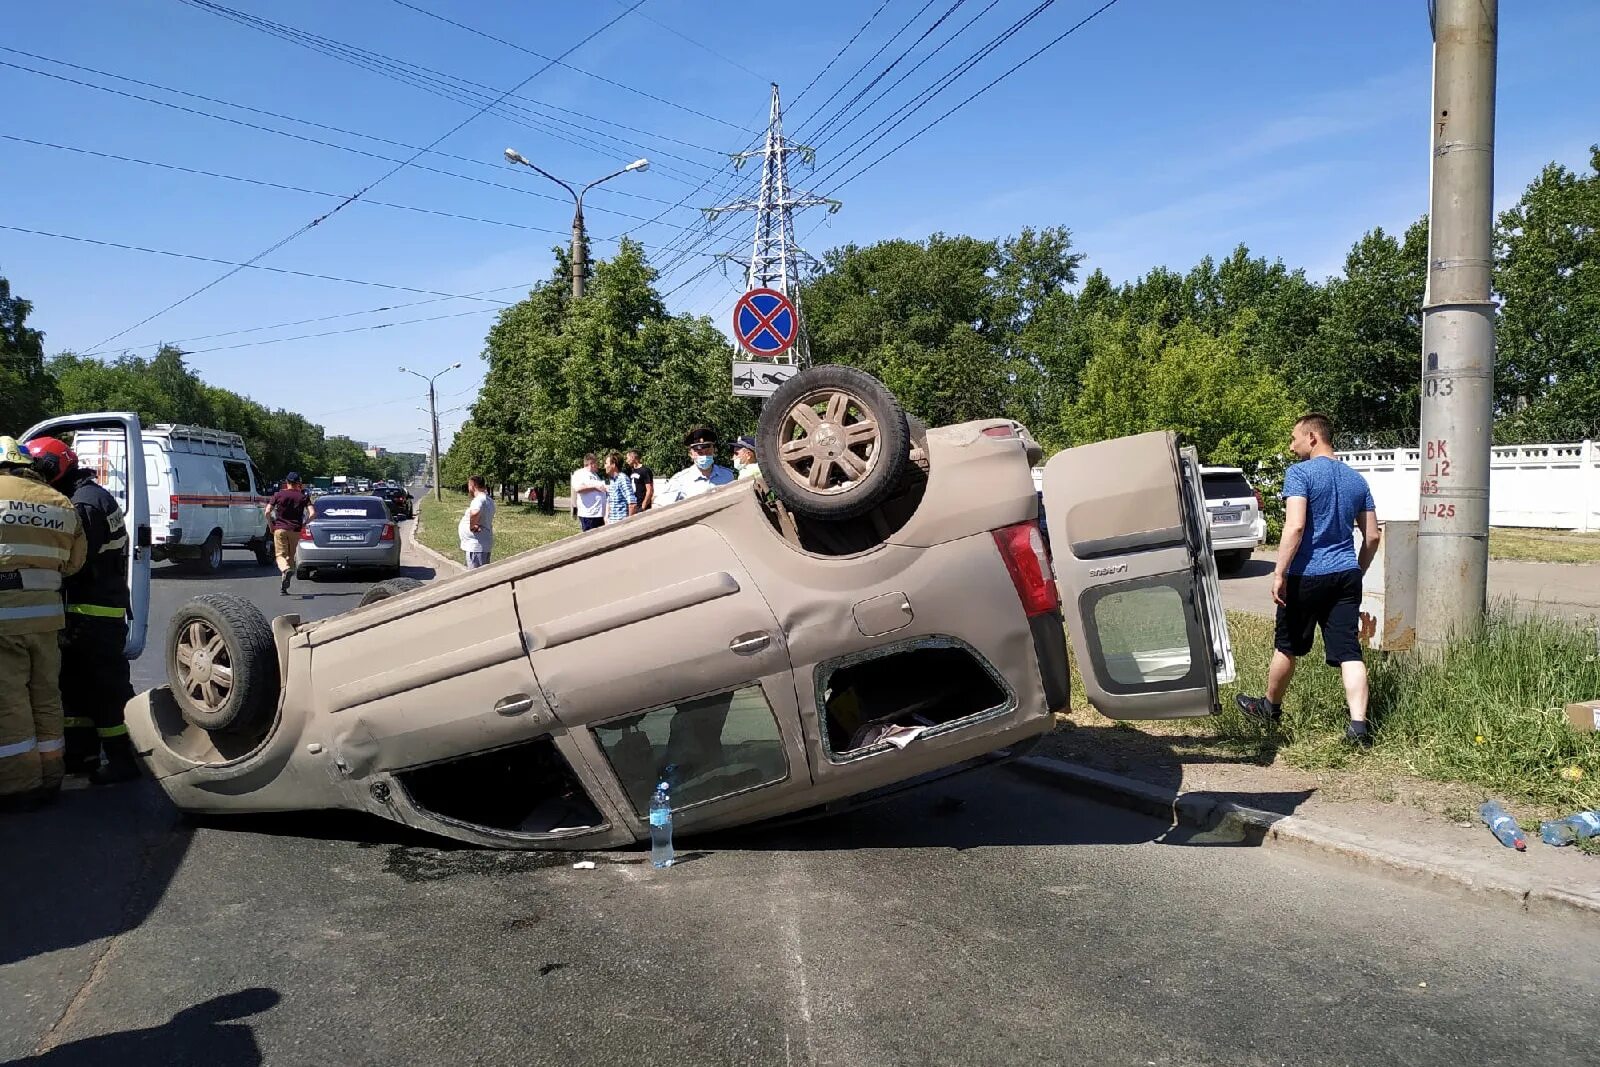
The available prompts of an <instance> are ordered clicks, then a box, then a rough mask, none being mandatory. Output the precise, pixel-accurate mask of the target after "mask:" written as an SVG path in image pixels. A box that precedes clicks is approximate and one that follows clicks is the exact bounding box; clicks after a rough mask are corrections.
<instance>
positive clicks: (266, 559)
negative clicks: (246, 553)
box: [250, 540, 277, 567]
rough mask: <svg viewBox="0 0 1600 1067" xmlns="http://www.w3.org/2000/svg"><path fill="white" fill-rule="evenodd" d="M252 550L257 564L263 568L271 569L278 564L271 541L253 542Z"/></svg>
mask: <svg viewBox="0 0 1600 1067" xmlns="http://www.w3.org/2000/svg"><path fill="white" fill-rule="evenodd" d="M250 550H251V551H252V552H254V553H255V554H256V562H257V563H259V564H261V566H263V567H270V566H272V565H273V564H274V563H276V562H277V557H276V556H275V555H274V554H273V551H272V542H271V541H270V540H263V541H252V542H250Z"/></svg>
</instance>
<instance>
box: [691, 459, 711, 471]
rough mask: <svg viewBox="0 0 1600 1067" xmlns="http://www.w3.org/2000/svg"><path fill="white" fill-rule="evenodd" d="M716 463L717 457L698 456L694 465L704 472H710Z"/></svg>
mask: <svg viewBox="0 0 1600 1067" xmlns="http://www.w3.org/2000/svg"><path fill="white" fill-rule="evenodd" d="M716 461H717V457H716V456H696V457H694V465H695V466H696V467H699V468H700V469H701V470H703V471H708V470H710V469H711V465H712V464H714V463H715V462H716Z"/></svg>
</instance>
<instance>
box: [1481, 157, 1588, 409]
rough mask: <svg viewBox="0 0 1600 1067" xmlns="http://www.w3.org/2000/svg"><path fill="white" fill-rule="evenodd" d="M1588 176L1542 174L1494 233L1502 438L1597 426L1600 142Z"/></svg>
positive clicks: (1559, 169)
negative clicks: (1502, 420) (1499, 307)
mask: <svg viewBox="0 0 1600 1067" xmlns="http://www.w3.org/2000/svg"><path fill="white" fill-rule="evenodd" d="M1589 151H1590V160H1589V166H1590V172H1589V173H1587V174H1575V173H1573V172H1572V171H1570V170H1568V169H1567V168H1566V167H1563V166H1561V165H1559V164H1556V163H1551V164H1549V165H1548V166H1546V167H1545V168H1544V170H1543V171H1541V172H1540V174H1539V176H1538V177H1537V178H1535V179H1534V180H1533V182H1532V183H1531V184H1530V185H1529V186H1528V188H1527V189H1526V190H1525V191H1524V192H1523V194H1522V198H1521V200H1519V201H1518V202H1517V204H1516V206H1515V207H1512V208H1510V209H1509V210H1507V211H1504V212H1502V213H1501V215H1500V218H1499V222H1498V225H1497V227H1496V230H1495V258H1496V270H1495V289H1496V290H1497V291H1498V292H1499V294H1500V296H1501V299H1502V301H1503V309H1502V311H1501V315H1500V321H1499V324H1498V327H1497V337H1496V348H1497V352H1496V361H1495V370H1496V379H1497V381H1496V384H1497V391H1498V393H1499V395H1500V401H1501V408H1502V411H1503V412H1504V413H1505V414H1506V415H1507V416H1508V418H1506V419H1505V420H1504V423H1505V425H1504V426H1503V427H1497V429H1498V430H1500V431H1501V435H1502V436H1504V437H1511V438H1514V439H1519V440H1528V439H1539V440H1550V439H1555V440H1575V439H1576V438H1577V437H1578V436H1588V435H1591V434H1593V433H1594V432H1595V430H1596V427H1597V426H1600V365H1597V357H1600V145H1597V146H1594V147H1591V148H1590V150H1589Z"/></svg>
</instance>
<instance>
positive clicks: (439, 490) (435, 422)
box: [400, 363, 461, 501]
mask: <svg viewBox="0 0 1600 1067" xmlns="http://www.w3.org/2000/svg"><path fill="white" fill-rule="evenodd" d="M459 366H461V364H459V363H452V364H450V365H449V366H448V367H446V368H445V369H444V370H442V371H440V372H439V374H435V375H434V376H433V377H431V378H430V377H428V376H427V375H426V374H423V373H422V372H421V371H414V370H411V369H410V368H409V367H401V368H400V373H401V374H414V375H416V376H417V377H418V378H421V379H422V380H423V381H425V382H427V383H428V424H429V426H430V427H431V429H430V431H429V432H430V433H431V434H432V437H433V498H434V499H435V500H440V501H442V500H444V489H443V487H442V486H441V485H440V484H439V415H438V409H437V408H436V407H435V400H434V392H433V383H434V382H436V381H438V379H439V375H440V374H446V373H448V372H450V371H453V370H455V369H456V368H457V367H459Z"/></svg>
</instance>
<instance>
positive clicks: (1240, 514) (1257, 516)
mask: <svg viewBox="0 0 1600 1067" xmlns="http://www.w3.org/2000/svg"><path fill="white" fill-rule="evenodd" d="M1200 482H1201V484H1202V486H1203V487H1204V488H1205V494H1206V510H1207V511H1208V512H1210V513H1211V548H1212V550H1213V551H1214V552H1215V553H1216V554H1217V571H1218V572H1219V573H1221V574H1237V573H1239V571H1240V570H1242V569H1243V568H1244V565H1245V563H1246V562H1247V561H1248V560H1249V559H1250V554H1251V553H1252V552H1254V551H1255V550H1256V546H1257V545H1260V544H1262V543H1263V542H1264V541H1266V539H1267V520H1266V519H1265V518H1263V517H1262V515H1261V494H1260V493H1258V492H1256V491H1255V489H1253V488H1251V485H1250V480H1249V479H1248V478H1246V477H1245V476H1244V471H1242V470H1240V469H1239V468H1238V467H1201V468H1200Z"/></svg>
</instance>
